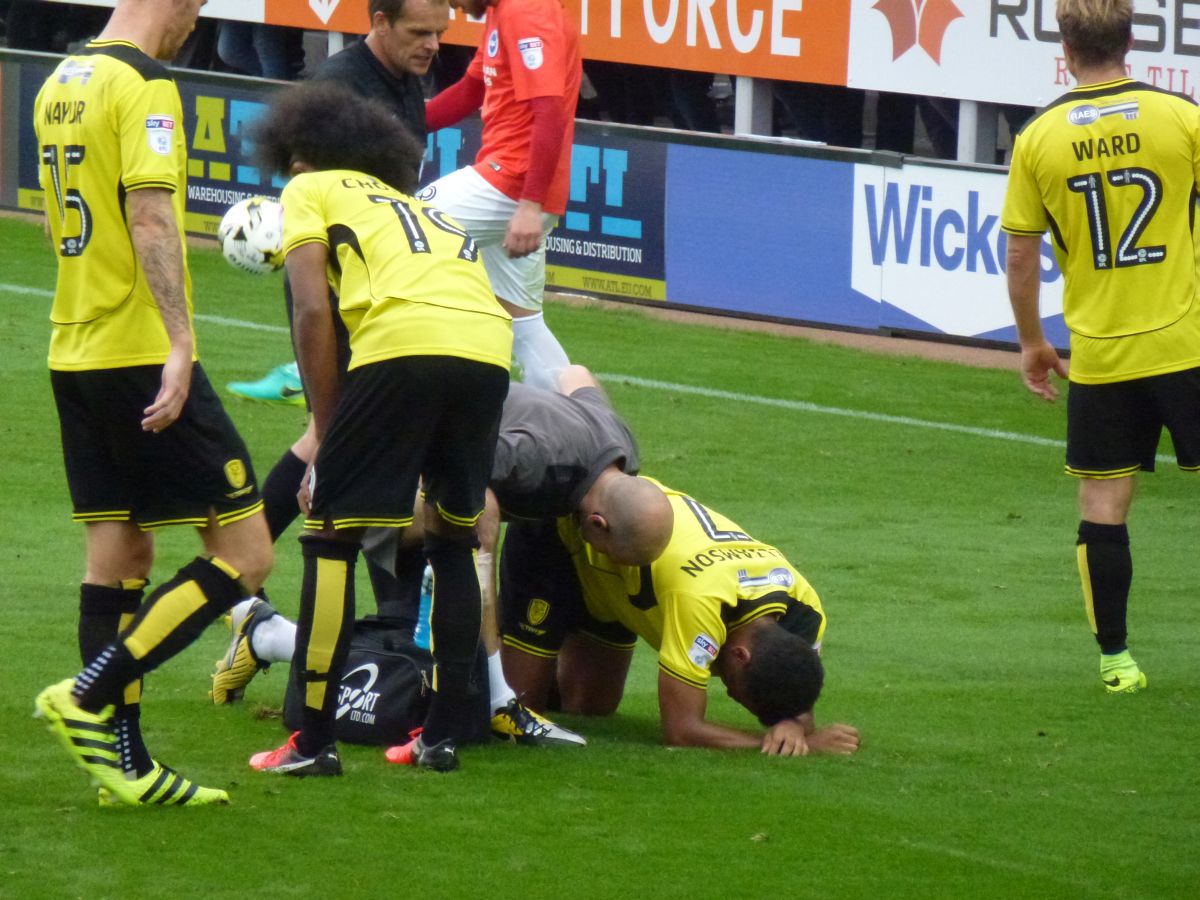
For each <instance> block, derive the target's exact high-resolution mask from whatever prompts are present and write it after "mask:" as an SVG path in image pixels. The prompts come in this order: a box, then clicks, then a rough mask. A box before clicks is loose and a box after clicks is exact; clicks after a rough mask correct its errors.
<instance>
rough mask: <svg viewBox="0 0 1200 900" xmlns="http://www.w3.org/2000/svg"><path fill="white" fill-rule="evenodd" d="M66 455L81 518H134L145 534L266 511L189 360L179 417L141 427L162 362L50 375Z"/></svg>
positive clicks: (204, 381) (229, 425) (240, 448)
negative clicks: (156, 428) (156, 427)
mask: <svg viewBox="0 0 1200 900" xmlns="http://www.w3.org/2000/svg"><path fill="white" fill-rule="evenodd" d="M50 384H51V387H52V388H53V391H54V402H55V405H56V406H57V407H58V419H59V426H60V430H61V432H62V448H63V461H64V462H65V464H66V469H67V484H68V486H69V487H70V491H71V502H72V505H73V506H74V510H75V512H74V518H75V520H76V521H79V522H133V523H135V524H136V525H137V526H138V527H139V528H142V529H144V530H149V529H152V528H160V527H163V526H166V525H206V524H207V523H208V521H209V512H210V510H211V511H212V512H215V514H216V517H217V521H218V522H219V523H221V524H223V525H225V524H229V523H231V522H236V521H239V520H241V519H245V518H248V517H250V516H252V515H254V514H255V513H256V512H258V511H259V510H261V509H262V500H261V499H260V497H259V494H258V484H257V481H256V479H255V477H254V468H253V466H252V465H251V464H250V455H249V453H248V452H247V451H246V444H245V442H243V441H242V438H241V436H240V435H239V434H238V432H237V429H236V428H235V427H234V425H233V422H232V420H231V419H230V418H229V415H228V414H227V413H226V412H225V408H224V407H223V406H222V405H221V401H220V398H218V397H217V394H216V391H214V390H213V387H212V384H211V383H210V382H209V380H208V376H207V375H206V374H205V373H204V369H203V368H202V367H201V366H200V364H199V363H193V365H192V384H191V389H190V391H189V392H188V398H187V401H186V402H185V403H184V405H183V410H182V411H181V412H180V415H179V418H178V419H177V420H176V421H175V422H174V423H173V424H172V425H171V426H170V427H168V428H164V429H163V430H162V431H160V432H158V433H157V434H155V433H153V432H147V431H143V430H142V424H141V423H142V419H143V418H144V417H145V409H146V407H148V406H150V405H151V404H152V403H153V402H154V399H155V397H156V396H157V395H158V391H159V389H160V387H161V385H162V366H157V365H155V366H128V367H123V368H118V369H93V370H90V371H80V372H64V371H53V370H52V371H51V372H50Z"/></svg>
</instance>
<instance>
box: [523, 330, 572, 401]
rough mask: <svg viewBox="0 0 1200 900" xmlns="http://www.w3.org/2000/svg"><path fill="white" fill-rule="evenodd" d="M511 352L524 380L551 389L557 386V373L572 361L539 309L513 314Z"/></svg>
mask: <svg viewBox="0 0 1200 900" xmlns="http://www.w3.org/2000/svg"><path fill="white" fill-rule="evenodd" d="M513 356H514V357H516V360H517V362H519V363H520V364H521V369H522V370H523V371H524V381H525V383H526V384H528V385H532V386H533V387H540V388H545V389H546V390H550V391H556V390H558V376H559V375H560V374H561V373H562V370H563V369H564V368H565V367H566V366H569V365H570V364H571V361H570V360H569V359H567V353H566V351H565V350H563V348H562V344H560V343H559V342H558V338H556V337H555V336H554V334H553V333H552V332H551V331H550V329H549V328H547V327H546V320H545V318H544V317H543V316H542V314H541V313H540V312H539V313H536V314H534V315H532V316H514V317H513Z"/></svg>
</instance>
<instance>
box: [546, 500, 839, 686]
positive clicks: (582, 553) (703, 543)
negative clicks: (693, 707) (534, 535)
mask: <svg viewBox="0 0 1200 900" xmlns="http://www.w3.org/2000/svg"><path fill="white" fill-rule="evenodd" d="M663 491H664V492H665V493H666V495H667V498H668V499H669V500H670V501H671V507H672V510H673V512H674V514H675V524H674V530H673V532H672V534H671V541H670V543H669V544H668V545H667V549H666V550H665V551H664V552H663V554H662V556H660V557H659V558H658V559H657V560H655V561H654V562H653V563H652V564H650V565H649V566H643V567H641V568H638V567H636V566H622V565H618V564H617V563H614V562H613V561H612V560H611V559H609V558H608V557H607V556H605V555H604V554H602V553H599V552H598V551H596V550H595V549H594V548H593V547H592V546H591V545H590V544H587V543H585V542H584V540H583V538H582V537H581V536H580V533H579V526H578V525H577V524H576V523H575V520H574V519H573V518H571V517H565V518H562V519H559V520H558V531H559V536H560V537H561V539H562V541H563V543H564V545H565V546H566V548H567V550H568V552H569V553H570V554H571V558H572V560H573V562H574V565H575V571H576V573H577V574H578V576H579V580H580V583H581V585H582V587H583V595H584V600H585V602H586V603H587V607H588V611H589V612H590V613H591V614H592V615H593V616H594V617H595V618H596V619H598V620H600V621H602V622H613V621H616V622H620V623H621V624H622V625H624V626H625V627H626V628H628V629H629V630H630V631H632V632H634V633H635V634H637V635H638V636H639V637H641V638H642V639H643V640H645V641H646V642H647V643H649V644H650V645H651V646H652V647H654V649H656V650H657V651H658V665H659V668H660V669H661V670H662V671H664V672H666V673H667V674H668V675H671V676H673V677H675V678H678V679H679V680H680V681H684V682H686V683H687V684H690V685H693V686H695V687H700V688H703V687H706V686H707V684H708V680H709V676H710V668H711V666H712V663H713V660H715V659H716V658H717V654H718V653H719V652H720V650H721V646H722V645H723V644H724V643H725V639H726V637H727V636H728V634H729V632H730V631H732V630H733V629H734V628H737V627H738V626H740V625H744V624H746V623H747V622H750V621H752V620H754V619H757V618H760V617H761V616H765V615H772V614H776V615H779V616H780V621H781V623H782V624H783V626H784V627H785V628H787V629H788V630H789V631H791V632H793V633H796V634H800V635H802V636H803V637H804V638H805V639H806V640H808V641H809V642H810V643H812V644H813V645H814V646H818V647H819V646H820V642H821V639H822V637H823V635H824V632H825V613H824V611H823V609H822V607H821V600H820V598H819V597H818V596H817V592H816V591H815V590H813V587H812V585H810V584H809V583H808V582H807V581H806V580H805V579H804V576H802V575H801V574H800V573H799V572H797V571H796V569H795V568H794V567H793V566H792V564H791V563H789V562H788V561H787V560H786V559H785V558H784V556H783V554H782V553H781V552H780V551H779V550H777V549H776V548H774V547H772V546H770V545H769V544H764V543H762V542H760V541H756V540H754V538H752V537H750V536H749V535H748V534H746V533H745V532H743V531H742V530H741V528H739V527H738V526H737V525H736V524H734V523H733V522H731V521H730V520H729V519H727V518H726V517H725V516H723V515H721V514H720V513H718V512H714V511H713V510H711V509H708V508H707V507H705V506H703V505H701V504H700V503H698V502H696V501H695V500H693V499H692V498H691V497H689V496H687V495H686V494H681V493H679V492H678V491H674V490H671V489H670V488H667V487H664V488H663Z"/></svg>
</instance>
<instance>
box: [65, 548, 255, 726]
mask: <svg viewBox="0 0 1200 900" xmlns="http://www.w3.org/2000/svg"><path fill="white" fill-rule="evenodd" d="M245 596H246V591H245V590H244V589H243V588H242V585H241V582H240V580H239V575H238V572H237V570H235V569H234V568H233V567H232V566H230V565H228V564H227V563H225V562H222V561H221V560H220V559H217V558H216V557H213V558H211V559H204V558H202V557H197V558H196V559H194V560H192V561H191V562H190V563H188V564H187V565H186V566H184V567H183V568H182V569H180V570H179V571H178V572H176V573H175V577H174V578H172V579H171V580H170V581H168V582H167V583H166V584H164V585H162V586H161V587H160V588H158V590H156V591H154V593H152V594H151V595H150V596H149V598H147V600H146V602H145V603H143V604H142V605H141V607H140V608H139V609H138V611H137V613H136V614H135V615H134V617H133V620H132V621H131V622H130V624H129V626H128V627H127V628H125V629H124V630H123V631H122V632H121V633H120V635H119V637H118V639H117V641H116V642H115V643H114V644H111V645H109V646H108V647H106V648H105V649H104V651H102V652H101V653H100V655H99V656H97V657H96V658H95V659H93V660H92V661H91V662H89V663H88V665H87V666H86V667H85V668H84V670H83V671H82V672H81V673H80V674H79V675H78V676H77V677H76V679H75V696H76V698H77V702H78V703H79V705H80V706H82V707H83V708H84V709H87V710H91V711H97V710H99V709H101V708H103V707H104V706H106V705H107V704H109V703H118V702H121V701H122V700H123V699H124V691H125V687H126V685H129V684H130V682H133V681H135V680H137V679H138V678H140V677H141V676H142V675H144V674H145V673H146V672H149V671H151V670H153V669H155V668H157V667H158V666H160V665H162V664H163V663H164V662H166V661H167V660H168V659H170V658H171V657H172V656H174V655H175V654H176V653H178V652H179V651H181V650H183V649H184V648H185V647H187V646H188V645H189V644H191V643H192V641H194V640H195V639H196V638H197V637H199V635H200V634H201V632H203V631H204V629H205V628H207V627H208V626H209V625H210V624H211V623H212V622H213V621H214V620H216V619H217V617H219V616H220V615H221V614H222V613H224V612H225V611H226V610H227V609H229V607H231V606H233V604H235V603H237V602H238V601H239V600H241V599H243V598H244V597H245Z"/></svg>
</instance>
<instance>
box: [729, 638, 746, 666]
mask: <svg viewBox="0 0 1200 900" xmlns="http://www.w3.org/2000/svg"><path fill="white" fill-rule="evenodd" d="M725 649H726V651H727V652H728V653H729V658H730V660H731V661H732V662H733V663H735V664H736V665H739V666H745V665H746V664H747V663H748V662H750V656H751V653H750V648H749V647H747V646H746V645H745V644H743V643H740V642H739V643H736V644H733V645H731V646H729V647H726V648H725Z"/></svg>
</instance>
